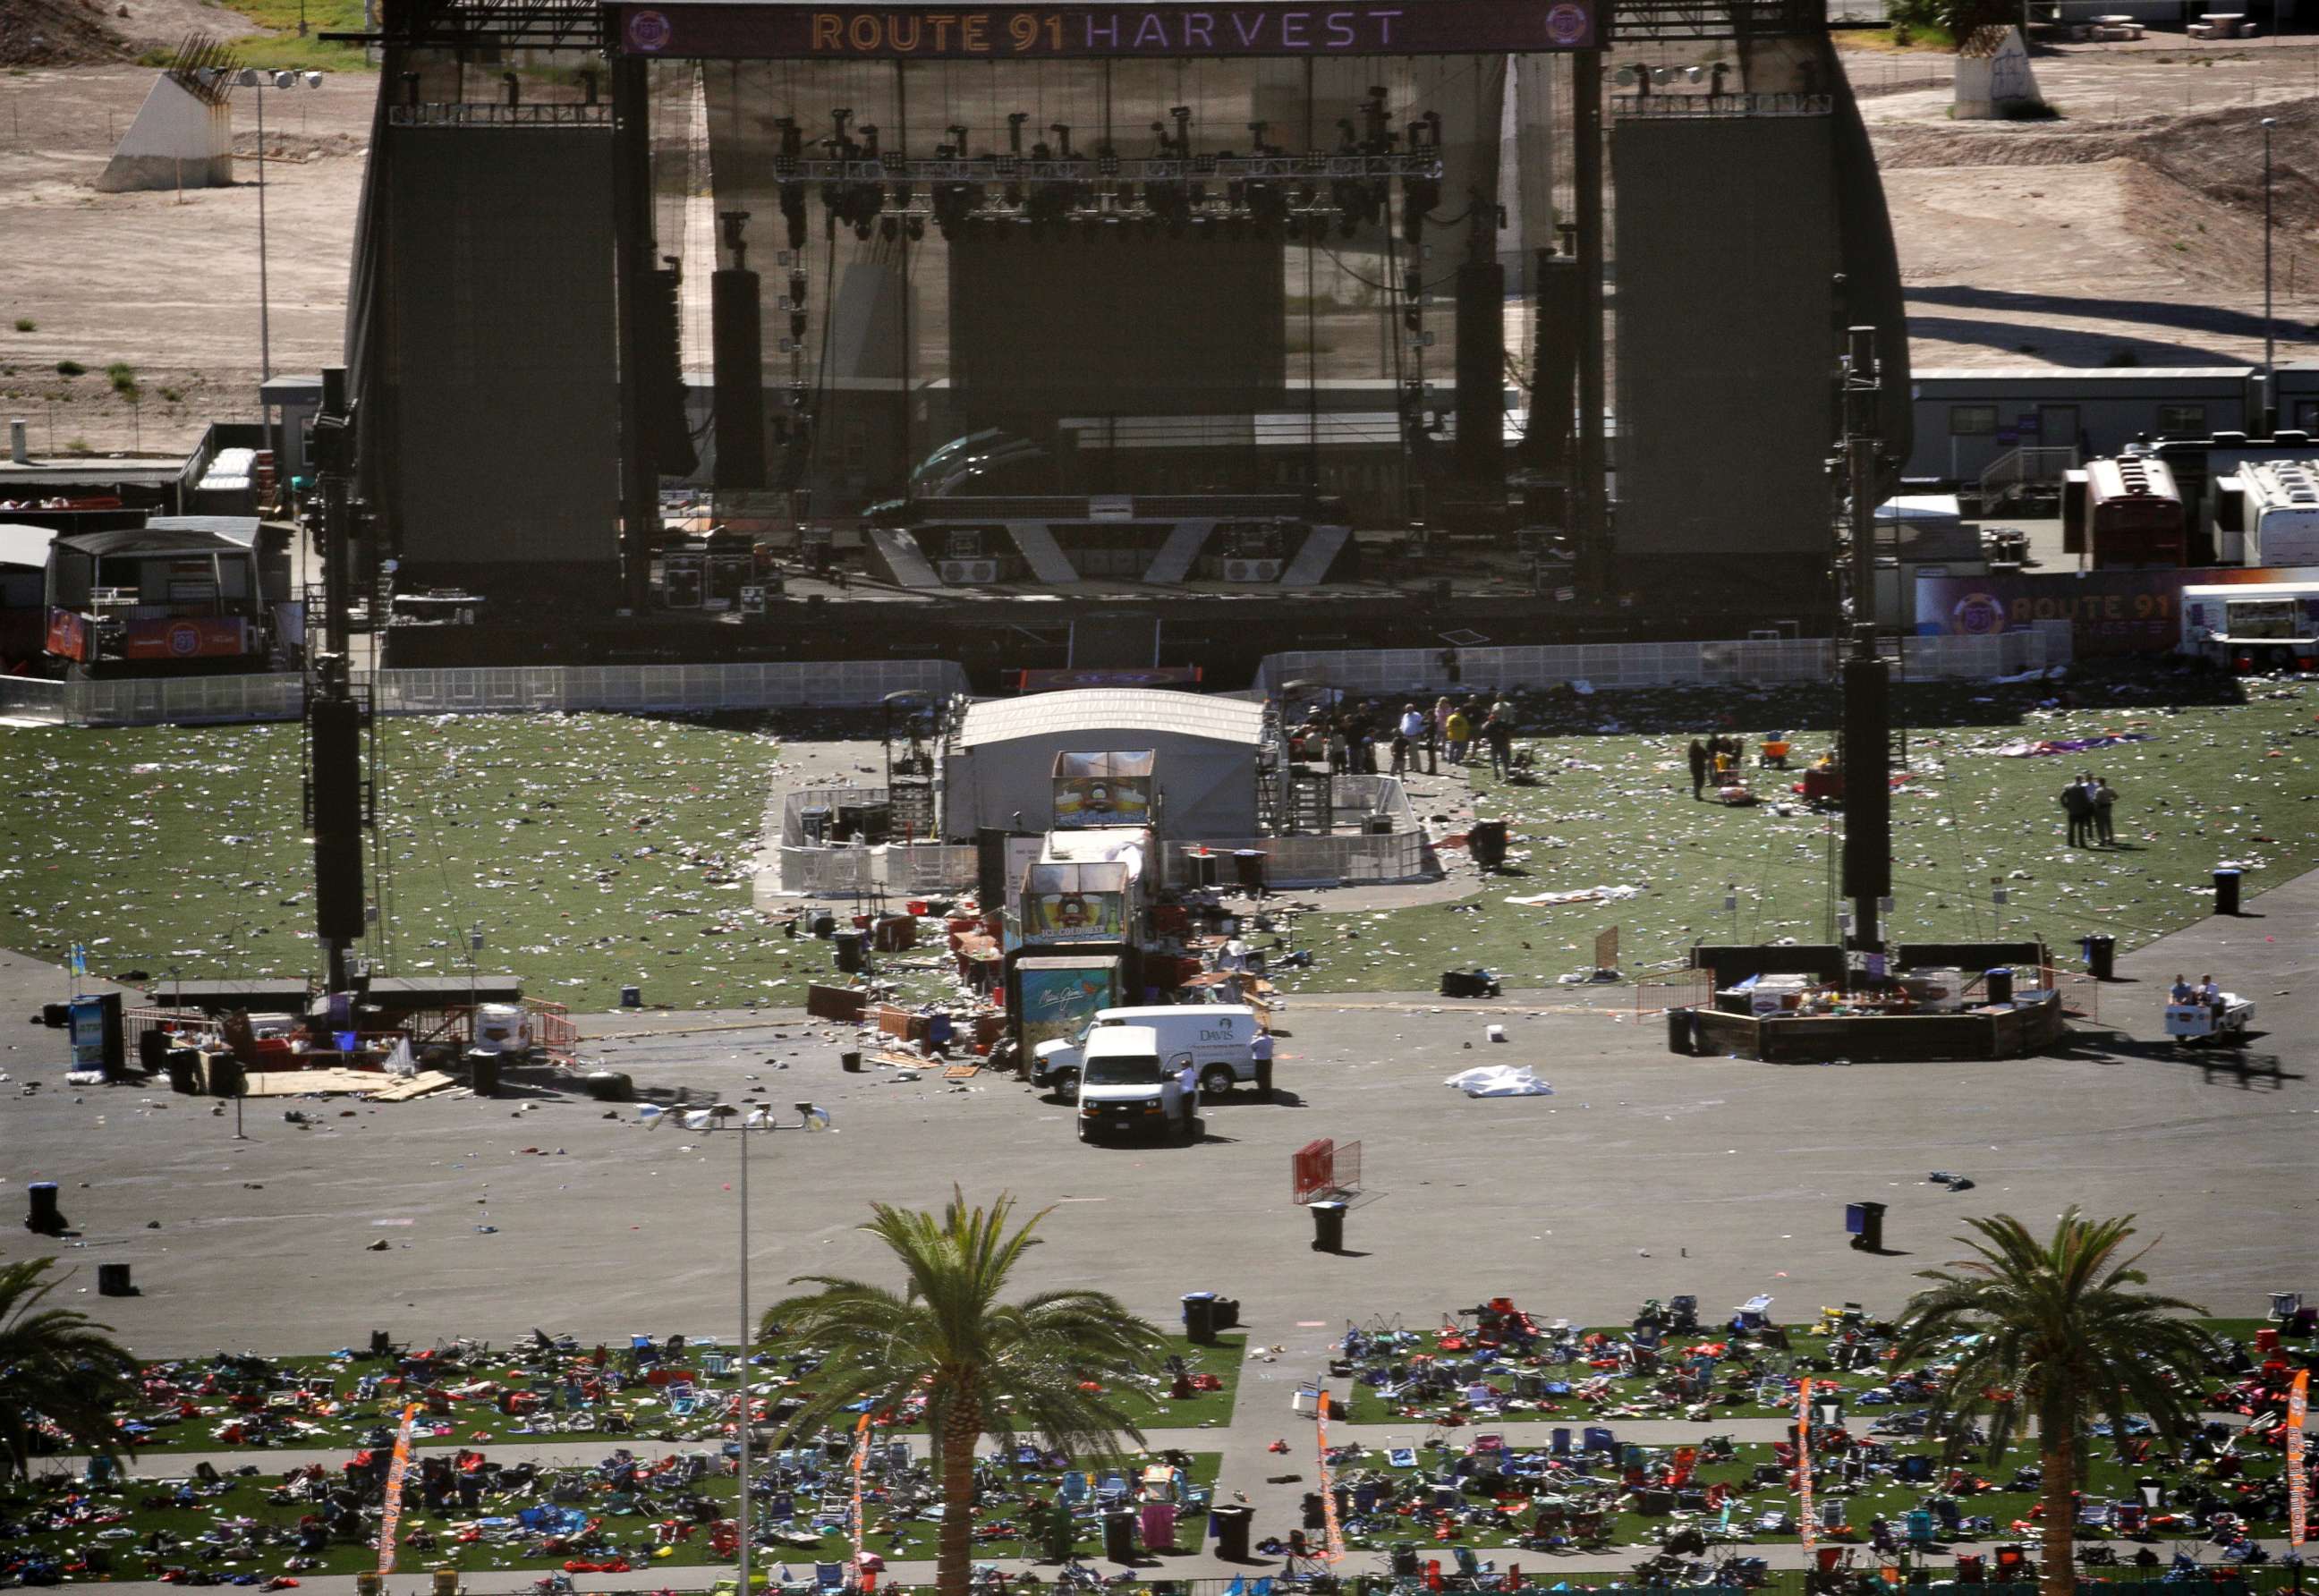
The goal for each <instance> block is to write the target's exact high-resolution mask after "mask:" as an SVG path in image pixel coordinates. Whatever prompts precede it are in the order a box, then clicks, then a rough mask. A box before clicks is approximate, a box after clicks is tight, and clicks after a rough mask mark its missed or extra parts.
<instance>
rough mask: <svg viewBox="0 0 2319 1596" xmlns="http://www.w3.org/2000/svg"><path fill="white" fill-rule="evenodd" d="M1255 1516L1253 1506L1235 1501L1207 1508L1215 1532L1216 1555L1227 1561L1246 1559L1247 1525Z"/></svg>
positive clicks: (1239, 1561)
mask: <svg viewBox="0 0 2319 1596" xmlns="http://www.w3.org/2000/svg"><path fill="white" fill-rule="evenodd" d="M1255 1517H1256V1510H1255V1509H1254V1508H1252V1507H1249V1506H1247V1505H1246V1504H1245V1503H1242V1502H1237V1501H1228V1502H1224V1503H1223V1504H1222V1505H1221V1506H1217V1507H1213V1508H1210V1509H1209V1510H1208V1522H1209V1523H1210V1524H1211V1525H1212V1526H1214V1529H1215V1532H1216V1555H1217V1556H1219V1557H1221V1558H1223V1560H1224V1561H1225V1562H1227V1563H1245V1562H1247V1561H1248V1527H1249V1522H1250V1520H1251V1519H1254V1518H1255Z"/></svg>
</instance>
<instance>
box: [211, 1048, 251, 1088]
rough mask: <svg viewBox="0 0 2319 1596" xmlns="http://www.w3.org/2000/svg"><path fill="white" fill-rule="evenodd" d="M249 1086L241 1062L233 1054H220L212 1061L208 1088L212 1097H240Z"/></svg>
mask: <svg viewBox="0 0 2319 1596" xmlns="http://www.w3.org/2000/svg"><path fill="white" fill-rule="evenodd" d="M248 1084H249V1083H248V1078H247V1077H246V1076H244V1075H243V1073H242V1069H241V1060H240V1059H237V1058H235V1057H234V1056H233V1055H232V1054H231V1053H219V1054H216V1055H214V1056H213V1057H212V1059H210V1070H209V1081H208V1086H209V1089H210V1096H212V1097H239V1096H241V1095H242V1093H243V1091H244V1090H246V1089H247V1088H248Z"/></svg>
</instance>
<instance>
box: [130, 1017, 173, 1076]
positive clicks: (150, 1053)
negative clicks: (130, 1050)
mask: <svg viewBox="0 0 2319 1596" xmlns="http://www.w3.org/2000/svg"><path fill="white" fill-rule="evenodd" d="M137 1068H138V1069H141V1070H143V1071H144V1072H145V1073H146V1074H147V1075H159V1074H161V1073H163V1072H164V1071H165V1070H167V1069H168V1068H169V1033H168V1032H166V1031H164V1030H162V1029H161V1027H159V1026H158V1025H148V1026H147V1027H145V1029H144V1030H142V1031H140V1032H138V1033H137Z"/></svg>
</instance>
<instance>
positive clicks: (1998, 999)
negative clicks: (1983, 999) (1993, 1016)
mask: <svg viewBox="0 0 2319 1596" xmlns="http://www.w3.org/2000/svg"><path fill="white" fill-rule="evenodd" d="M1988 1001H1989V1002H1990V1003H2010V1002H2012V1001H2013V972H2012V971H2011V970H2009V969H1992V970H1990V972H1989V998H1988Z"/></svg>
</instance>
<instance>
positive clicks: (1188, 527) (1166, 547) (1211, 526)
mask: <svg viewBox="0 0 2319 1596" xmlns="http://www.w3.org/2000/svg"><path fill="white" fill-rule="evenodd" d="M1215 529H1216V524H1215V523H1214V521H1178V522H1177V523H1176V528H1175V530H1174V531H1172V532H1170V533H1169V534H1168V541H1167V542H1165V543H1163V544H1161V545H1160V552H1159V553H1158V554H1156V555H1153V556H1152V557H1151V564H1150V568H1149V569H1148V570H1146V571H1145V572H1144V573H1143V580H1144V581H1146V582H1157V583H1160V584H1162V585H1165V586H1173V585H1174V584H1175V583H1177V582H1181V581H1183V580H1184V578H1185V577H1187V576H1188V575H1190V574H1191V572H1192V562H1193V561H1195V560H1196V559H1198V558H1199V557H1200V550H1201V549H1202V548H1204V547H1205V546H1206V545H1207V541H1208V534H1209V533H1211V532H1213V531H1214V530H1215Z"/></svg>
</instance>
